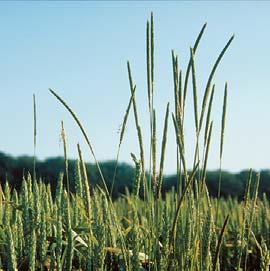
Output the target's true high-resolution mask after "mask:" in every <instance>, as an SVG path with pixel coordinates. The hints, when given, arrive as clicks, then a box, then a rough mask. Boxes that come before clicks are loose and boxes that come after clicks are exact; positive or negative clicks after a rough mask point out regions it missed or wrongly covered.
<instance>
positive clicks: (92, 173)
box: [0, 152, 270, 199]
mask: <svg viewBox="0 0 270 271" xmlns="http://www.w3.org/2000/svg"><path fill="white" fill-rule="evenodd" d="M33 162H34V158H33V157H31V156H19V157H13V156H10V155H7V154H5V153H3V152H0V183H1V185H4V183H5V182H9V185H10V187H11V188H16V189H17V190H19V189H20V187H21V184H22V180H23V177H24V176H27V174H28V173H30V174H31V175H33V171H34V166H33V165H34V163H33ZM115 165H116V162H115V161H105V162H101V163H100V167H101V170H102V173H103V175H104V179H105V180H106V183H107V186H108V188H109V189H110V188H111V186H112V180H113V176H114V172H115ZM76 166H77V161H76V160H68V176H69V184H70V190H71V191H75V178H76ZM86 171H87V174H88V178H89V183H90V186H91V187H92V188H93V187H95V186H97V185H99V186H101V187H102V180H101V178H100V175H99V173H98V170H97V167H96V166H95V165H94V164H91V163H86ZM35 172H36V178H37V179H38V180H40V181H42V182H44V183H46V184H49V183H50V184H51V187H52V190H53V191H54V190H55V188H56V184H57V180H58V177H59V174H60V172H65V161H64V158H63V157H53V158H47V159H45V160H43V161H41V160H37V161H36V163H35ZM256 173H257V172H255V171H253V174H252V179H255V176H256ZM259 173H260V186H259V196H262V195H263V193H265V194H266V196H267V197H268V198H270V170H268V169H265V170H261V171H260V172H259ZM219 174H220V173H219V171H218V170H216V171H208V172H207V175H206V184H207V187H208V190H209V194H210V196H211V197H216V196H217V194H218V180H219ZM134 175H135V168H134V167H133V166H131V165H129V164H127V163H119V164H118V167H117V174H116V176H115V183H114V187H113V191H112V196H113V198H117V197H118V196H119V195H121V194H124V193H126V189H128V190H129V191H131V190H132V188H133V182H134V178H135V176H134ZM221 176H222V177H221V196H222V197H224V198H227V197H228V196H231V197H236V198H238V199H241V198H242V197H243V195H244V192H245V187H246V182H247V180H248V178H249V170H242V171H240V172H237V173H231V172H227V171H222V175H221ZM64 182H66V176H65V178H64ZM177 183H178V177H177V175H167V176H164V182H163V189H162V192H163V193H165V192H167V191H170V190H171V189H172V188H173V187H174V188H175V189H177Z"/></svg>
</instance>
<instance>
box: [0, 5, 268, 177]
mask: <svg viewBox="0 0 270 271" xmlns="http://www.w3.org/2000/svg"><path fill="white" fill-rule="evenodd" d="M151 11H153V12H154V17H155V37H156V82H155V85H156V88H155V92H156V96H155V99H156V100H155V103H156V108H157V111H158V114H157V117H158V131H159V138H158V144H159V148H160V144H161V132H162V127H163V118H164V117H163V115H164V112H165V106H166V102H167V101H171V102H172V97H173V88H172V86H173V85H172V71H171V49H175V50H176V52H177V53H178V54H179V56H180V61H181V66H182V67H184V68H185V67H186V63H187V60H188V56H189V47H190V46H191V45H192V44H193V43H194V40H195V38H196V36H197V34H198V32H199V30H200V28H201V27H202V25H203V23H204V22H207V23H208V25H207V29H206V32H205V36H204V37H203V39H202V43H201V46H200V48H199V50H198V55H197V58H196V64H197V74H198V85H199V87H200V90H199V91H200V93H199V95H200V98H201V97H202V91H203V89H204V87H205V80H206V78H207V76H208V74H209V72H210V68H211V66H212V65H213V63H214V61H215V58H216V57H217V55H218V53H219V52H220V50H221V49H222V47H223V46H224V45H225V43H226V42H227V40H228V39H229V38H230V36H231V35H232V34H233V33H234V34H235V40H234V41H233V43H232V46H231V48H230V49H229V51H228V52H227V54H226V56H225V58H224V59H223V61H222V63H221V65H220V67H219V69H218V71H217V74H216V76H215V78H214V81H215V83H216V86H217V87H216V94H217V95H216V101H215V106H214V114H215V117H214V130H215V132H214V139H213V141H212V151H211V153H210V158H209V159H210V160H209V169H215V168H218V165H219V162H218V148H219V132H220V118H221V110H220V107H221V104H222V95H223V88H224V83H225V82H226V81H228V85H229V96H228V115H227V127H226V135H225V146H224V160H223V168H224V169H228V170H232V171H237V170H241V169H244V168H249V167H252V168H255V169H261V168H269V165H270V158H269V157H270V156H269V153H270V141H269V135H270V125H269V116H270V107H269V102H270V89H269V88H270V69H269V63H270V54H269V48H270V17H269V12H270V2H263V1H262V2H250V1H246V2H245V1H239V2H237V1H228V2H221V1H217V2H214V1H209V2H203V1H198V2H190V1H186V2H176V1H175V2H167V1H166V2H154V1H151V2H144V1H140V2H122V1H120V2H112V1H109V2H100V3H98V2H91V1H90V2H61V1H60V2H38V1H37V2H35V1H32V2H31V1H30V2H8V1H7V2H1V3H0V41H1V47H0V59H1V61H0V89H1V106H0V116H1V136H0V151H4V152H7V153H9V154H12V155H16V156H17V155H22V154H28V155H31V154H33V132H32V131H33V110H32V94H33V93H35V94H36V99H37V119H38V123H37V125H38V137H37V156H38V157H39V158H42V159H43V158H46V157H49V156H56V155H62V154H63V151H62V149H63V148H62V144H61V142H60V122H61V120H63V121H64V123H65V127H66V132H67V136H68V148H69V150H68V154H69V157H71V158H74V157H76V143H77V142H80V143H81V144H82V146H83V150H84V156H85V158H86V160H87V161H92V159H91V157H90V155H89V154H88V152H87V151H86V147H85V146H84V142H83V139H82V136H81V135H80V132H79V131H78V128H77V127H76V125H75V124H74V122H73V120H72V119H71V117H70V116H69V114H68V113H67V112H66V111H65V110H64V109H63V108H62V106H61V105H60V104H59V103H58V102H57V101H56V100H55V98H54V97H52V96H51V95H50V93H49V92H48V88H49V87H50V88H52V89H54V90H56V91H57V92H58V93H59V94H60V95H61V96H62V97H63V98H65V100H66V101H67V102H68V104H69V105H70V106H71V107H72V108H73V109H74V110H75V111H76V112H77V114H78V116H79V117H80V119H81V121H82V122H83V123H84V125H85V127H86V129H87V131H88V134H89V136H90V138H91V141H92V144H93V146H94V149H95V151H96V155H97V158H98V159H99V160H107V159H114V158H115V155H116V150H117V144H118V138H119V134H118V133H117V131H118V128H119V126H120V124H121V122H122V119H123V114H124V112H125V109H126V105H127V102H128V99H129V88H128V80H127V72H126V61H127V60H130V61H131V64H132V69H133V76H134V80H135V81H136V84H137V102H138V104H139V109H140V119H141V122H142V126H143V127H144V137H145V141H146V143H147V140H146V138H147V135H148V126H147V125H148V118H147V117H146V116H147V114H146V113H147V110H146V109H147V102H146V97H147V91H146V74H145V66H146V65H145V24H146V20H147V18H148V17H149V15H150V12H151ZM188 99H189V100H188V103H189V105H188V108H187V109H188V116H187V121H186V123H187V128H186V133H187V136H186V138H187V154H193V148H192V146H193V144H194V143H193V136H194V132H193V131H194V124H193V111H192V107H191V106H192V97H191V96H189V97H188ZM171 105H173V104H171ZM169 129H170V131H169V135H170V136H169V144H168V155H167V159H166V172H168V173H172V172H174V170H175V159H174V156H175V151H174V150H175V144H174V137H173V127H172V125H170V127H169ZM137 145H138V144H137V141H136V132H135V129H134V121H133V115H130V119H129V123H128V127H127V133H126V135H125V139H124V146H123V148H122V150H121V155H120V160H121V161H126V162H129V163H131V159H130V155H129V154H130V152H134V153H138V147H137ZM190 157H191V156H189V155H188V159H189V160H190Z"/></svg>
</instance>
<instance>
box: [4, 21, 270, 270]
mask: <svg viewBox="0 0 270 271" xmlns="http://www.w3.org/2000/svg"><path fill="white" fill-rule="evenodd" d="M205 28H206V25H204V26H203V28H202V30H201V31H200V33H199V35H198V38H197V39H196V41H195V43H194V46H193V47H192V48H191V49H190V59H189V62H188V65H187V68H186V69H185V70H183V69H182V68H181V67H180V65H179V61H178V56H177V55H176V54H175V52H172V67H173V80H174V92H173V93H174V98H175V99H174V101H175V105H174V110H173V112H172V119H170V118H169V115H170V114H169V113H170V107H169V104H168V105H167V107H166V114H165V118H164V125H163V127H164V129H163V134H162V141H161V142H162V143H161V146H158V144H157V137H158V135H157V128H156V127H157V124H158V122H157V118H156V111H155V110H156V109H155V107H154V74H155V73H154V70H155V69H154V67H155V65H154V48H155V47H154V23H153V16H151V20H150V21H149V22H147V31H146V34H147V35H146V59H147V61H146V62H147V94H148V100H147V104H148V109H149V127H150V138H149V142H150V144H149V145H150V150H149V152H148V151H146V150H145V148H144V144H143V142H144V140H145V139H144V138H143V131H142V130H141V126H140V117H139V112H138V110H137V106H136V97H135V90H136V85H135V83H134V80H133V77H132V72H131V65H130V63H129V62H128V63H127V68H128V78H129V84H130V93H131V95H130V100H129V103H128V106H127V110H126V113H125V115H124V120H123V124H122V127H121V131H120V138H119V148H118V155H117V160H116V161H115V162H108V163H104V164H100V163H99V162H98V161H97V159H96V156H95V152H94V149H93V146H92V144H91V141H90V139H89V137H88V136H87V133H86V131H85V130H84V128H83V125H82V123H81V122H80V120H79V119H78V117H77V116H76V114H75V113H74V111H73V110H72V109H71V108H70V107H69V106H68V105H67V103H66V102H65V101H64V100H63V99H62V98H61V97H60V96H59V95H58V94H57V93H56V92H55V91H53V90H51V89H50V92H51V94H52V95H54V96H55V98H56V99H57V100H58V101H59V102H60V103H61V104H62V105H63V106H64V107H65V108H66V109H67V111H68V112H69V113H70V114H71V116H72V118H73V120H74V121H75V122H76V123H77V125H78V128H79V129H80V130H81V132H82V134H83V136H84V139H85V141H86V144H87V146H88V147H89V151H90V153H91V154H92V157H93V159H94V162H95V165H87V168H86V165H85V163H84V160H83V156H82V152H81V150H80V146H79V145H78V160H77V161H76V162H75V161H68V159H67V150H66V147H67V146H66V136H65V130H64V124H63V123H62V133H61V135H62V141H63V152H64V159H61V158H56V159H49V160H47V161H44V162H43V163H41V162H38V161H34V163H33V159H32V158H26V157H25V158H17V159H11V158H10V157H7V156H6V157H5V155H4V154H2V159H1V168H2V169H1V172H2V173H3V172H4V174H3V176H1V178H2V179H1V181H4V182H5V184H4V185H3V186H1V187H2V189H1V190H0V259H1V262H0V268H1V269H4V270H9V271H15V270H30V271H34V270H50V271H54V270H57V271H60V270H67V271H71V270H89V271H90V270H91V271H92V270H95V271H103V270H125V271H128V270H135V271H142V270H154V271H159V270H168V271H174V270H175V271H178V270H195V271H208V270H209V271H210V270H213V271H215V270H224V271H225V270H237V271H241V270H250V271H251V270H265V271H266V270H269V266H270V250H269V246H270V223H269V221H270V206H269V199H268V198H267V195H268V197H269V185H267V183H268V182H269V172H268V171H263V172H261V174H260V173H255V172H252V171H251V170H250V171H249V172H241V173H239V174H235V175H233V174H230V173H226V172H222V170H221V168H222V157H223V143H224V134H225V123H226V108H227V93H228V85H227V83H226V84H225V88H224V99H223V105H222V116H221V130H220V151H219V158H220V169H219V170H218V171H217V172H215V173H211V174H210V173H209V172H207V162H208V154H209V149H210V146H211V139H212V130H213V121H212V103H213V100H214V92H215V85H214V83H213V79H214V74H215V72H216V70H217V67H218V66H219V64H220V62H221V59H222V58H223V56H224V54H225V52H226V51H227V49H228V48H229V46H230V44H231V42H232V40H233V38H234V37H233V36H232V37H231V38H230V39H229V41H228V42H227V44H226V45H225V47H224V48H223V50H222V51H221V53H220V54H219V56H218V57H217V59H216V61H215V63H214V65H213V68H212V70H211V71H210V75H209V78H208V80H207V83H206V87H205V90H204V91H203V92H199V91H198V89H197V83H196V80H197V79H196V78H197V77H196V59H195V55H196V54H197V49H198V46H199V43H200V40H201V37H202V35H203V33H204V30H205ZM184 71H185V73H184ZM189 78H191V82H190V83H188V81H189ZM189 89H191V90H192V103H193V105H194V124H195V125H194V127H195V132H194V134H195V137H196V139H195V146H194V147H195V148H194V150H195V153H194V161H193V163H192V164H191V165H189V164H187V161H186V148H185V146H186V145H185V126H186V125H187V123H186V121H185V114H186V110H185V108H186V107H185V105H186V102H187V100H186V98H187V91H188V90H189ZM201 94H202V95H203V98H202V102H201V106H199V101H200V95H201ZM156 96H157V95H155V97H156ZM131 111H133V116H134V119H135V128H136V131H137V135H138V146H139V154H136V155H135V154H132V159H133V161H134V168H133V167H130V166H128V165H125V164H123V165H121V164H118V158H119V153H120V149H121V145H122V143H123V139H124V135H125V126H126V123H127V121H128V119H129V115H130V112H131ZM169 121H172V122H173V125H174V130H175V139H176V149H175V153H176V158H177V159H176V160H177V174H176V176H172V177H167V178H165V177H164V174H163V168H164V161H165V160H166V142H167V130H168V122H169ZM188 125H190V123H188ZM35 145H36V109H35V98H34V147H36V146H35ZM158 147H160V149H161V155H160V158H158V157H157V148H158ZM148 154H149V156H150V163H149V166H146V165H145V159H144V158H145V155H148ZM25 162H26V163H27V164H28V166H27V167H26V166H25V164H24V163H25ZM116 166H118V170H117V171H116ZM29 168H30V169H31V170H30V173H27V169H29ZM61 168H62V170H61V171H62V172H61V173H59V174H57V175H58V176H57V177H56V171H58V170H59V169H61ZM146 168H148V169H149V171H148V172H146ZM23 169H24V174H23ZM188 169H189V170H188ZM87 171H88V172H87ZM115 172H117V174H115ZM127 176H128V178H127ZM131 176H132V177H131ZM6 180H8V181H6ZM20 181H21V183H20ZM108 182H109V183H108ZM90 184H92V189H90V187H89V185H90ZM113 184H114V186H113ZM125 186H128V187H129V191H128V190H127V191H125V190H124V189H125ZM112 187H114V196H119V193H120V194H121V193H123V194H122V195H121V196H120V197H117V198H116V199H115V200H114V201H113V198H112V196H111V190H112V189H111V188H112ZM169 190H170V191H169ZM166 191H169V192H166ZM209 191H211V194H212V195H213V196H215V198H213V197H210V195H209ZM263 191H264V192H265V193H263ZM266 193H267V194H266ZM229 194H230V195H231V196H228V195H229ZM259 194H260V196H261V197H260V198H259V197H258V196H259ZM222 196H224V197H226V199H225V198H223V197H222Z"/></svg>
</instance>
